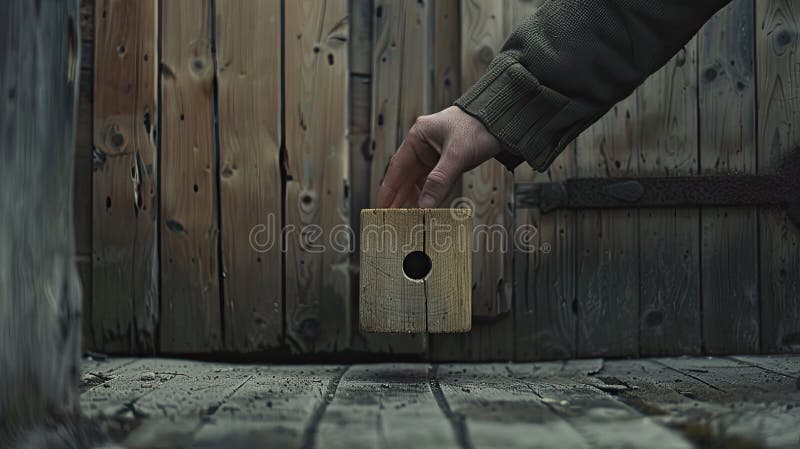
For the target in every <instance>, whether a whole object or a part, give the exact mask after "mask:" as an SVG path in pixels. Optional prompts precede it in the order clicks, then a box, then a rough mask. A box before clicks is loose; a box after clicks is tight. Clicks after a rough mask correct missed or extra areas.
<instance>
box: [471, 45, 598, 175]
mask: <svg viewBox="0 0 800 449" xmlns="http://www.w3.org/2000/svg"><path fill="white" fill-rule="evenodd" d="M456 105H457V106H459V107H460V108H461V109H463V110H464V111H465V112H467V113H468V114H470V115H472V116H473V117H475V118H477V119H478V120H480V121H481V123H483V125H484V126H486V128H487V129H488V130H489V132H491V133H492V135H494V136H495V137H496V138H497V139H498V140H500V142H501V143H502V144H503V145H504V146H505V147H506V149H507V150H508V153H507V154H506V153H501V155H498V156H497V157H496V159H497V160H498V161H500V162H501V163H503V164H504V165H505V166H506V167H508V168H509V169H510V170H513V167H516V166H517V165H519V163H520V162H522V161H523V160H525V161H527V162H528V163H529V164H530V165H531V166H532V167H533V168H535V169H536V170H539V171H545V170H546V169H547V167H549V166H550V164H551V163H552V162H553V160H554V159H555V158H556V157H557V156H558V154H559V153H560V152H561V150H562V149H563V148H564V147H565V146H566V145H567V144H569V143H570V142H571V141H572V140H573V139H574V138H575V137H577V135H578V134H579V133H580V132H581V131H583V130H584V129H585V128H586V127H587V126H589V124H591V123H592V122H593V121H594V117H596V116H598V115H597V114H598V113H597V111H591V110H589V108H586V107H585V106H584V107H579V106H578V105H576V104H575V103H574V102H571V101H570V99H569V98H568V97H566V96H564V95H562V94H560V93H558V92H555V91H553V90H552V89H549V88H547V87H545V86H542V85H541V84H540V83H539V80H537V79H536V77H535V76H533V75H532V74H531V73H530V72H529V71H528V70H527V69H526V68H525V67H524V66H523V65H522V64H520V63H518V62H517V61H516V60H515V59H514V58H512V57H511V56H508V55H507V54H504V53H500V54H499V55H498V56H497V57H496V58H495V59H494V60H493V61H492V63H491V64H490V65H489V68H488V69H487V71H486V74H485V75H484V76H483V77H481V79H480V80H478V82H477V83H475V85H474V86H472V87H471V88H470V89H469V90H468V91H467V92H466V93H465V94H464V95H463V96H461V98H459V99H458V100H457V101H456ZM523 158H524V159H523Z"/></svg>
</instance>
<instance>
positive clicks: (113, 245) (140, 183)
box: [91, 0, 159, 353]
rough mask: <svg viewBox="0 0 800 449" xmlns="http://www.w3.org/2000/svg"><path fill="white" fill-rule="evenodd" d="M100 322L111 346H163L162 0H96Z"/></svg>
mask: <svg viewBox="0 0 800 449" xmlns="http://www.w3.org/2000/svg"><path fill="white" fill-rule="evenodd" d="M95 7H96V11H95V33H96V34H95V43H96V46H95V61H96V63H95V80H94V119H93V129H94V138H93V144H94V155H93V161H94V169H93V180H92V182H93V194H92V198H93V201H92V203H93V213H92V217H93V220H92V240H93V245H92V246H93V249H92V261H93V263H92V276H91V277H92V296H93V297H94V298H97V300H96V301H94V302H93V304H92V311H91V317H92V328H93V330H94V337H95V341H94V347H95V348H96V349H97V350H100V351H104V352H117V353H120V352H125V353H129V352H136V353H142V352H152V351H154V350H155V344H156V341H155V338H156V327H157V323H158V313H159V297H158V259H157V243H156V242H157V238H158V237H157V230H156V229H157V226H156V223H157V219H158V202H157V179H156V174H157V167H156V162H157V156H156V128H157V126H158V123H157V118H158V103H157V96H158V94H157V86H158V83H157V68H156V62H157V61H158V52H157V48H156V45H157V42H158V40H157V36H156V34H157V29H158V21H157V20H158V16H157V14H158V11H157V6H156V2H155V0H145V1H140V2H114V1H110V0H102V1H101V0H98V1H97V2H96V3H95Z"/></svg>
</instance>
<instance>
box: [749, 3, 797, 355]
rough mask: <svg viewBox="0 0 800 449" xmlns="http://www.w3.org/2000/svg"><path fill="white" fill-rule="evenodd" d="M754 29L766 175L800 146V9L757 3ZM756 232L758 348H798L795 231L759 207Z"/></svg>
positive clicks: (781, 215)
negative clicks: (759, 308) (757, 252)
mask: <svg viewBox="0 0 800 449" xmlns="http://www.w3.org/2000/svg"><path fill="white" fill-rule="evenodd" d="M756 26H757V29H756V32H757V34H756V61H757V62H756V67H757V74H756V79H757V80H758V90H757V91H756V92H757V93H756V95H757V98H758V101H757V104H758V116H757V123H758V172H759V173H764V174H768V173H775V172H776V171H777V170H779V169H780V168H781V166H782V165H787V166H788V165H789V164H787V163H784V162H782V161H781V159H782V158H783V157H785V156H786V155H787V154H788V153H789V152H790V151H793V150H795V149H797V148H798V146H800V127H798V124H800V59H798V54H797V52H798V42H800V40H798V39H800V5H798V4H797V2H793V1H787V0H783V1H779V0H770V1H757V2H756ZM790 163H791V167H792V168H794V169H796V168H797V167H798V164H800V163H798V161H797V159H796V158H795V159H794V161H793V162H790ZM759 234H760V257H761V271H760V274H759V275H760V280H761V292H760V293H761V349H762V351H765V352H779V351H789V350H791V351H797V350H800V301H798V300H797V298H800V229H798V227H797V225H795V224H794V223H793V222H792V221H791V220H790V219H789V218H788V215H787V214H786V212H785V211H784V210H777V209H762V210H760V211H759Z"/></svg>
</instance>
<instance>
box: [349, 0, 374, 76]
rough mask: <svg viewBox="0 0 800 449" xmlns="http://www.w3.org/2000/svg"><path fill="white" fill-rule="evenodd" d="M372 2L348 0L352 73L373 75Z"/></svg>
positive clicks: (367, 0) (368, 0) (369, 0)
mask: <svg viewBox="0 0 800 449" xmlns="http://www.w3.org/2000/svg"><path fill="white" fill-rule="evenodd" d="M372 2H373V0H348V11H349V13H348V16H349V17H350V42H349V43H350V54H349V56H348V59H349V61H350V73H351V74H355V75H367V76H369V75H370V74H371V73H372Z"/></svg>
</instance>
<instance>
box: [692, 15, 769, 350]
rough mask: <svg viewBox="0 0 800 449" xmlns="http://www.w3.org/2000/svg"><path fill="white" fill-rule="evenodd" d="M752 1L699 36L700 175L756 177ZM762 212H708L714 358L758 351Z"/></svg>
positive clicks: (704, 218) (707, 309) (707, 281)
mask: <svg viewBox="0 0 800 449" xmlns="http://www.w3.org/2000/svg"><path fill="white" fill-rule="evenodd" d="M754 27H755V18H754V16H753V2H752V0H736V1H735V2H733V3H731V4H730V5H729V6H727V7H726V8H725V9H723V10H722V11H720V12H719V13H717V14H716V15H715V16H714V17H712V18H711V20H710V21H709V22H708V23H706V24H705V26H704V27H703V28H702V30H701V31H700V33H699V34H698V40H697V45H698V69H699V71H700V79H699V90H698V94H699V107H700V129H699V133H700V149H701V151H702V153H701V154H700V171H701V173H702V174H726V173H728V174H729V173H749V174H754V173H755V169H756V167H755V164H756V141H755V139H756V135H755V131H756V129H755V89H756V86H755V73H754V67H753V63H754V58H755V57H754V54H753V45H754V36H755V35H754ZM757 218H758V217H757V211H756V209H755V208H739V209H734V208H705V209H703V210H702V211H701V217H700V219H701V227H702V235H701V241H702V245H703V246H702V248H701V274H700V276H701V278H702V279H703V282H702V314H703V315H702V322H703V324H702V328H703V345H704V348H705V351H706V352H707V353H710V354H730V353H736V352H755V351H757V350H758V343H759V342H758V332H759V323H758V307H759V302H758V238H757V237H758V236H757V232H758V230H757Z"/></svg>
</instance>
